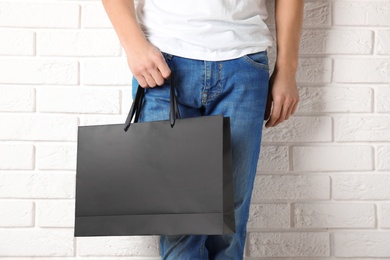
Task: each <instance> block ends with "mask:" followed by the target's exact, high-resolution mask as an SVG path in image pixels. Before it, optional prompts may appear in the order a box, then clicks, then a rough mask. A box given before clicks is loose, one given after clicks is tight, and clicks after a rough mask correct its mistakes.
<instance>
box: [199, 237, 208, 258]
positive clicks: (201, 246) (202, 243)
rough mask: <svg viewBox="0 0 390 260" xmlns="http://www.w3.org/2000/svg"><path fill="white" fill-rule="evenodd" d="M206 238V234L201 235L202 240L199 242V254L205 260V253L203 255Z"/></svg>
mask: <svg viewBox="0 0 390 260" xmlns="http://www.w3.org/2000/svg"><path fill="white" fill-rule="evenodd" d="M206 239H207V236H202V240H201V241H202V242H201V243H200V256H201V257H202V259H204V260H207V259H206V258H205V255H204V250H205V244H206Z"/></svg>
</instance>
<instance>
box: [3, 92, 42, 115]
mask: <svg viewBox="0 0 390 260" xmlns="http://www.w3.org/2000/svg"><path fill="white" fill-rule="evenodd" d="M0 93H1V99H0V111H4V112H33V111H35V91H34V89H33V88H31V87H14V86H12V87H10V86H0Z"/></svg>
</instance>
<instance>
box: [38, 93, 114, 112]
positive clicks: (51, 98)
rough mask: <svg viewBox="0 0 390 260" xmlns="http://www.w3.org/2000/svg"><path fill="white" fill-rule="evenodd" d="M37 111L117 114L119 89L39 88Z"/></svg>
mask: <svg viewBox="0 0 390 260" xmlns="http://www.w3.org/2000/svg"><path fill="white" fill-rule="evenodd" d="M37 111H42V112H65V113H93V114H99V113H104V114H118V113H119V112H120V91H119V90H116V89H101V88H55V87H51V88H39V89H38V92H37Z"/></svg>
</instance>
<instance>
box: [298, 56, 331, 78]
mask: <svg viewBox="0 0 390 260" xmlns="http://www.w3.org/2000/svg"><path fill="white" fill-rule="evenodd" d="M331 72H332V61H331V59H329V58H300V59H299V65H298V71H297V81H298V82H300V83H327V82H330V81H331V77H332V73H331Z"/></svg>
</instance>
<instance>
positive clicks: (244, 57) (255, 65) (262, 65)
mask: <svg viewBox="0 0 390 260" xmlns="http://www.w3.org/2000/svg"><path fill="white" fill-rule="evenodd" d="M248 55H249V54H247V55H244V56H242V58H243V59H244V61H246V62H248V63H249V64H250V65H252V66H254V67H256V68H262V69H266V70H269V65H268V64H265V63H260V62H257V61H254V60H252V59H251V58H250V57H249V56H248ZM265 55H267V54H265Z"/></svg>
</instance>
